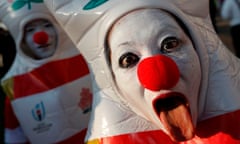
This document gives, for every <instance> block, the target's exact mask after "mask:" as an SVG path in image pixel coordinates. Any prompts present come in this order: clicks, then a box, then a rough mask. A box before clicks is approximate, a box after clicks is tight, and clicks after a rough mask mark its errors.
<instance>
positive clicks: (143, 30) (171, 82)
mask: <svg viewBox="0 0 240 144" xmlns="http://www.w3.org/2000/svg"><path fill="white" fill-rule="evenodd" d="M149 22H151V23H149ZM185 30H186V29H185ZM186 33H187V31H184V29H183V27H181V26H180V25H179V23H178V22H177V21H176V20H175V19H174V18H173V17H172V16H171V15H170V14H167V13H166V12H163V11H161V10H158V9H145V10H136V11H133V12H131V13H130V14H128V15H125V16H123V17H122V18H121V19H119V20H118V21H117V22H116V23H115V24H114V26H113V27H112V29H111V30H110V32H109V35H108V40H107V41H108V42H107V45H108V49H109V50H107V51H109V53H108V54H107V57H108V58H109V61H110V67H111V68H110V69H111V70H112V73H113V77H114V81H115V83H116V87H117V89H118V91H119V93H120V95H121V97H122V99H123V101H125V102H126V103H127V104H128V105H129V107H130V109H132V110H133V111H134V112H136V113H137V114H140V115H141V116H142V117H144V118H146V119H147V120H149V121H152V122H154V123H155V125H157V126H158V127H159V128H161V129H163V130H164V131H165V132H166V133H168V134H169V135H170V137H171V138H172V139H173V140H175V141H182V140H187V139H191V138H192V137H194V127H195V126H194V125H195V123H196V121H197V100H198V93H199V86H200V79H201V70H200V63H199V59H198V56H197V54H196V52H195V49H194V46H193V45H192V43H191V40H190V39H189V37H188V35H187V34H186Z"/></svg>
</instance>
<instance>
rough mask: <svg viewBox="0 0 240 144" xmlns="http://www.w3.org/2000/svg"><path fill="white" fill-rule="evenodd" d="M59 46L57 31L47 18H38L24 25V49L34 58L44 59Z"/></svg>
mask: <svg viewBox="0 0 240 144" xmlns="http://www.w3.org/2000/svg"><path fill="white" fill-rule="evenodd" d="M56 46H57V32H56V29H55V28H54V26H53V24H52V23H51V22H50V21H48V20H46V19H36V20H33V21H30V22H29V23H27V24H26V25H25V26H24V34H23V44H22V49H23V51H24V53H25V54H26V55H28V56H30V57H32V58H34V59H43V58H47V57H50V56H52V55H53V54H54V52H55V50H56Z"/></svg>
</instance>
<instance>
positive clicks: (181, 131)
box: [158, 103, 195, 142]
mask: <svg viewBox="0 0 240 144" xmlns="http://www.w3.org/2000/svg"><path fill="white" fill-rule="evenodd" d="M158 114H159V119H160V121H161V122H162V124H163V126H164V127H165V128H166V130H167V131H168V133H169V136H170V137H171V139H172V140H174V141H176V142H180V141H185V140H189V139H191V138H193V137H194V135H195V129H194V125H193V123H192V117H191V114H190V110H189V108H188V106H187V105H186V104H184V103H177V104H176V105H174V106H171V107H168V108H166V109H164V110H161V111H159V113H158Z"/></svg>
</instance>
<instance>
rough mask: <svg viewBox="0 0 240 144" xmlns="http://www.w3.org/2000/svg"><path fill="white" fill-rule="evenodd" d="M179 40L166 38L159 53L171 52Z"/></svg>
mask: <svg viewBox="0 0 240 144" xmlns="http://www.w3.org/2000/svg"><path fill="white" fill-rule="evenodd" d="M180 42H181V41H180V40H179V39H178V38H176V37H167V38H166V39H164V40H163V42H162V44H161V51H162V52H163V53H170V52H173V51H174V50H175V49H176V48H178V46H179V45H180Z"/></svg>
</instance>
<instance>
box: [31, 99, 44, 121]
mask: <svg viewBox="0 0 240 144" xmlns="http://www.w3.org/2000/svg"><path fill="white" fill-rule="evenodd" d="M32 116H33V118H34V119H35V120H36V121H42V120H43V119H44V118H45V108H44V104H43V102H40V103H38V104H36V105H35V107H34V108H33V109H32Z"/></svg>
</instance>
